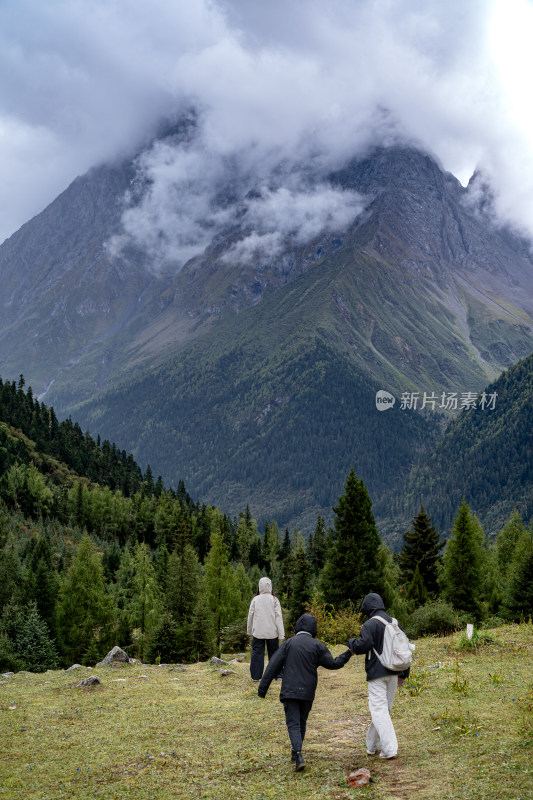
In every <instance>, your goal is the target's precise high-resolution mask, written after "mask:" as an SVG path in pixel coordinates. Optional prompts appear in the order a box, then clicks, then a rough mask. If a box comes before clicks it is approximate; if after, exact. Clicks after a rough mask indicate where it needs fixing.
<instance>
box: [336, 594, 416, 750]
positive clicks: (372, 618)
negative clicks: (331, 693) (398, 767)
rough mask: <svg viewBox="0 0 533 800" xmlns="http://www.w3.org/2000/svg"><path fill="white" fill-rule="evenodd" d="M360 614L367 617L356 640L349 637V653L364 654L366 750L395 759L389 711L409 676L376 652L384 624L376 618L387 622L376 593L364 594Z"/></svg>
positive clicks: (382, 635) (381, 645)
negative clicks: (367, 723)
mask: <svg viewBox="0 0 533 800" xmlns="http://www.w3.org/2000/svg"><path fill="white" fill-rule="evenodd" d="M361 613H362V614H363V615H365V616H367V617H368V618H369V619H367V621H366V622H365V624H364V625H363V627H362V628H361V632H360V634H359V638H358V639H349V641H348V643H347V644H348V647H349V648H350V650H351V652H352V653H355V654H362V653H365V654H366V658H365V670H366V679H367V681H368V707H369V709H370V715H371V717H372V722H371V723H370V727H369V729H368V731H367V734H366V751H367V753H368V755H370V756H373V755H375V753H376V751H377V750H381V753H380V758H395V756H396V755H397V753H398V740H397V738H396V733H395V730H394V726H393V724H392V720H391V716H390V711H391V708H392V703H393V701H394V696H395V694H396V690H397V688H398V686H399V685H400V686H401V685H402V683H403V682H404V680H405V678H407V677H408V676H409V670H408V669H407V670H404V671H403V672H393V671H392V670H390V669H387V668H386V667H384V666H383V664H382V663H381V661H380V660H379V658H378V656H377V653H380V654H381V653H382V652H383V639H384V635H385V625H383V623H382V622H380V621H379V620H378V619H376V617H378V616H379V617H381V618H382V619H384V620H386V621H387V622H390V621H391V619H392V617H390V616H389V615H388V614H387V612H386V611H385V606H384V604H383V600H382V599H381V597H380V596H379V594H374V593H372V594H367V596H366V597H365V598H364V600H363V602H362V604H361Z"/></svg>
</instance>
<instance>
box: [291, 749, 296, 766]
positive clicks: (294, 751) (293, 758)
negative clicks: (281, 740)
mask: <svg viewBox="0 0 533 800" xmlns="http://www.w3.org/2000/svg"><path fill="white" fill-rule="evenodd" d="M291 761H292V762H293V763H294V762H295V761H296V750H291Z"/></svg>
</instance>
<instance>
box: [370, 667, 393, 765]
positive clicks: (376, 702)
mask: <svg viewBox="0 0 533 800" xmlns="http://www.w3.org/2000/svg"><path fill="white" fill-rule="evenodd" d="M397 688H398V676H397V675H386V676H385V677H384V678H374V680H373V681H368V707H369V709H370V716H371V717H372V722H371V723H370V727H369V729H368V731H367V734H366V749H367V750H368V752H369V753H375V752H376V750H381V755H382V757H383V758H387V757H390V756H395V755H396V754H397V752H398V740H397V739H396V733H395V732H394V726H393V724H392V720H391V716H390V711H391V708H392V704H393V702H394V695H395V694H396V690H397Z"/></svg>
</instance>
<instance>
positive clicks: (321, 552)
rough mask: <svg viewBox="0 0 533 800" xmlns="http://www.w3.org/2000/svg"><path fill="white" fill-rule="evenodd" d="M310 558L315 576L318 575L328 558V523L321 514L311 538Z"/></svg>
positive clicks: (309, 545) (309, 546)
mask: <svg viewBox="0 0 533 800" xmlns="http://www.w3.org/2000/svg"><path fill="white" fill-rule="evenodd" d="M308 556H309V562H310V565H311V570H312V572H313V574H314V575H318V573H319V572H320V570H321V569H322V568H323V566H324V564H325V563H326V556H327V543H326V523H325V522H324V518H323V517H321V516H320V514H319V515H318V516H317V519H316V525H315V530H314V532H313V534H312V536H310V537H309V544H308Z"/></svg>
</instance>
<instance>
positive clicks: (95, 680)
mask: <svg viewBox="0 0 533 800" xmlns="http://www.w3.org/2000/svg"><path fill="white" fill-rule="evenodd" d="M101 682H102V681H101V680H100V678H99V677H98V675H89V677H88V678H85V680H83V681H82V682H81V683H78V686H79V687H80V689H86V688H87V687H88V686H97V685H98V684H100V683H101Z"/></svg>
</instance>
